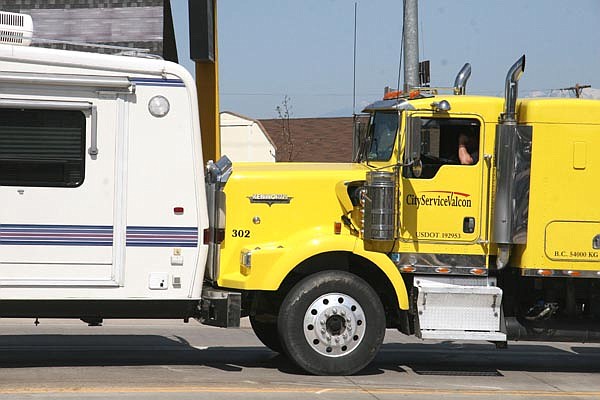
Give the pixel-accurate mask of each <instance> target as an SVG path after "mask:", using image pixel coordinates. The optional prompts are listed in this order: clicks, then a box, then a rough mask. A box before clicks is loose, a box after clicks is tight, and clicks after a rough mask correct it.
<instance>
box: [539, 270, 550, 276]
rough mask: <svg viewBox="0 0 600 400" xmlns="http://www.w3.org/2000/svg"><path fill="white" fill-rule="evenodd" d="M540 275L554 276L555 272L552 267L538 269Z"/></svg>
mask: <svg viewBox="0 0 600 400" xmlns="http://www.w3.org/2000/svg"><path fill="white" fill-rule="evenodd" d="M537 273H538V275H541V276H552V274H553V272H552V270H550V269H538V272H537Z"/></svg>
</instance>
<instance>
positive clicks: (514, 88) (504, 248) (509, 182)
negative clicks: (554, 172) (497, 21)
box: [492, 55, 532, 269]
mask: <svg viewBox="0 0 600 400" xmlns="http://www.w3.org/2000/svg"><path fill="white" fill-rule="evenodd" d="M524 71H525V55H523V56H522V57H521V58H520V59H519V60H518V61H517V62H516V63H515V64H513V66H512V67H511V68H510V69H509V70H508V74H507V75H506V81H505V93H504V112H503V113H501V114H500V117H499V119H498V121H499V123H498V126H497V128H496V157H495V163H496V182H497V184H496V198H495V203H494V227H493V231H492V241H493V242H494V243H496V244H497V245H498V254H497V257H496V267H497V268H498V269H502V268H504V267H505V266H506V265H507V264H508V262H509V259H510V253H511V247H512V245H513V244H517V243H526V241H527V214H528V213H527V209H528V208H527V207H528V202H529V196H528V195H527V196H526V198H523V197H525V196H522V194H523V193H525V192H526V193H529V170H530V167H531V137H532V136H531V135H532V128H531V126H519V125H517V113H516V106H517V95H518V88H519V86H518V82H519V79H520V78H521V76H522V75H523V72H524ZM518 193H520V194H521V195H520V196H518V195H517V194H518Z"/></svg>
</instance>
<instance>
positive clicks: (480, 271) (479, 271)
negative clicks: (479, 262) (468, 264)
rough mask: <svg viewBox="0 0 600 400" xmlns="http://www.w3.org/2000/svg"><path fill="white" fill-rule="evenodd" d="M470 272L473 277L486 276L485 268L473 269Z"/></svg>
mask: <svg viewBox="0 0 600 400" xmlns="http://www.w3.org/2000/svg"><path fill="white" fill-rule="evenodd" d="M469 272H470V273H472V274H473V275H485V269H483V268H473V269H472V270H470V271H469Z"/></svg>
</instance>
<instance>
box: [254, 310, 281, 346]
mask: <svg viewBox="0 0 600 400" xmlns="http://www.w3.org/2000/svg"><path fill="white" fill-rule="evenodd" d="M270 319H272V321H270ZM250 325H251V326H252V330H253V331H254V334H255V335H256V337H257V338H258V340H260V341H261V342H262V344H264V345H265V346H267V347H268V348H269V349H271V350H273V351H274V352H275V353H282V352H283V350H282V347H281V342H280V341H279V335H278V333H277V317H276V316H274V315H273V316H271V315H265V314H262V315H250Z"/></svg>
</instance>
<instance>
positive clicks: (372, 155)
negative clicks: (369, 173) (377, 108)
mask: <svg viewBox="0 0 600 400" xmlns="http://www.w3.org/2000/svg"><path fill="white" fill-rule="evenodd" d="M399 119H400V118H399V115H398V113H397V112H375V113H373V115H372V116H371V121H370V123H369V141H370V142H369V143H368V144H367V146H368V149H369V151H368V152H367V161H388V160H389V159H390V158H391V157H392V151H393V150H394V143H395V141H396V134H397V132H398V120H399Z"/></svg>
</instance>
